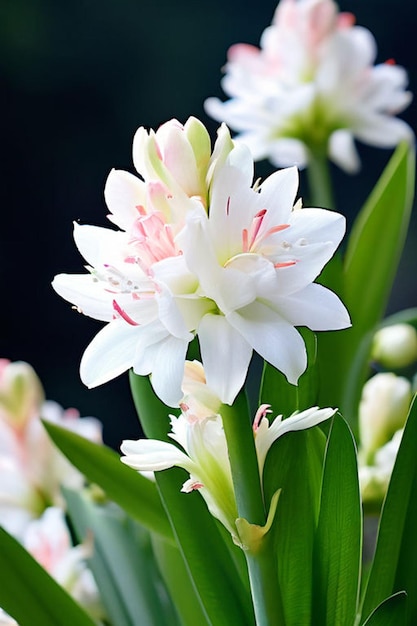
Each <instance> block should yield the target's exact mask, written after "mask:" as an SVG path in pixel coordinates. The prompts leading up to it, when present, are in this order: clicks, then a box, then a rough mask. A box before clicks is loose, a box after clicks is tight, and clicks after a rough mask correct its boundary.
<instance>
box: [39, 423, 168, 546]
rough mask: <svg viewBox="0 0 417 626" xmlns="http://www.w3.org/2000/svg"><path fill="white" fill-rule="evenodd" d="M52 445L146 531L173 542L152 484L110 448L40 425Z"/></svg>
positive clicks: (45, 424) (50, 426)
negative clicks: (48, 436)
mask: <svg viewBox="0 0 417 626" xmlns="http://www.w3.org/2000/svg"><path fill="white" fill-rule="evenodd" d="M44 426H45V428H46V430H47V431H48V434H49V435H50V437H51V439H52V441H53V442H54V443H55V444H56V445H57V446H58V448H59V449H60V450H61V452H63V454H65V456H66V457H67V458H68V459H69V460H70V461H71V463H72V464H73V465H75V467H76V468H77V469H79V471H80V472H81V473H82V474H84V476H86V477H87V479H88V480H89V481H91V482H93V483H96V484H97V485H99V486H100V487H101V488H102V489H103V490H104V491H105V493H106V494H107V496H108V497H109V498H110V500H113V501H114V502H116V503H117V504H118V505H119V506H121V507H122V508H123V509H124V510H125V511H126V512H127V513H128V514H129V515H131V516H132V517H134V518H135V519H136V520H137V521H139V522H140V523H141V524H143V525H144V526H146V527H147V528H149V529H151V530H153V531H154V532H158V533H160V534H161V535H163V536H164V537H165V538H167V539H169V540H170V541H173V534H172V530H171V527H170V524H169V521H168V518H167V516H166V513H165V511H164V508H163V506H162V504H161V499H160V497H159V494H158V491H157V489H156V486H155V484H153V483H152V482H151V481H149V480H148V479H147V478H144V477H143V476H141V475H140V474H138V473H137V472H135V471H133V470H132V469H131V468H129V467H126V466H125V465H123V463H122V462H121V461H120V457H119V455H118V454H116V453H115V452H114V451H113V450H111V449H110V448H108V447H106V446H104V445H98V444H96V443H93V442H92V441H89V440H88V439H85V438H84V437H81V436H80V435H77V434H76V433H74V432H71V431H69V430H67V429H65V428H62V427H60V426H57V425H56V424H52V423H51V422H47V421H44Z"/></svg>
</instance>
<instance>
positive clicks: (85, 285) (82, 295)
mask: <svg viewBox="0 0 417 626" xmlns="http://www.w3.org/2000/svg"><path fill="white" fill-rule="evenodd" d="M52 287H53V288H54V289H55V291H56V292H57V293H58V294H59V295H60V296H61V298H64V300H67V301H68V302H71V303H72V304H75V306H76V307H77V309H78V310H80V311H81V312H82V313H84V315H88V316H89V317H93V318H94V319H96V320H100V321H102V322H110V321H111V320H112V319H113V316H114V309H113V306H112V301H113V298H114V295H112V294H110V293H109V292H106V291H105V290H104V289H103V287H102V285H101V284H100V283H98V282H95V281H94V280H93V277H92V276H91V274H73V275H70V274H58V275H57V276H55V278H54V280H53V281H52Z"/></svg>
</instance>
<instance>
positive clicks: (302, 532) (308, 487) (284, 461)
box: [264, 428, 326, 626]
mask: <svg viewBox="0 0 417 626" xmlns="http://www.w3.org/2000/svg"><path fill="white" fill-rule="evenodd" d="M325 443H326V439H325V436H324V435H323V433H322V431H321V430H320V429H319V428H312V429H309V430H305V431H299V432H289V433H287V434H286V435H284V436H283V437H281V438H279V439H278V440H277V441H276V442H275V443H274V445H273V446H272V448H271V449H270V451H269V453H268V456H267V459H266V463H265V469H264V492H265V500H266V503H267V506H269V503H270V501H271V498H272V496H273V494H274V493H275V492H276V490H277V489H282V491H281V495H280V499H279V502H278V508H277V512H276V516H275V520H274V523H273V526H272V528H271V530H270V533H269V535H270V537H269V539H270V540H272V541H273V549H274V550H275V552H276V558H277V562H278V573H279V583H280V587H281V593H282V599H283V605H284V613H285V623H286V626H308V625H309V624H310V620H311V607H312V594H313V589H312V578H313V547H314V533H315V528H316V524H317V516H318V507H319V499H320V483H321V473H322V465H323V456H324V449H325Z"/></svg>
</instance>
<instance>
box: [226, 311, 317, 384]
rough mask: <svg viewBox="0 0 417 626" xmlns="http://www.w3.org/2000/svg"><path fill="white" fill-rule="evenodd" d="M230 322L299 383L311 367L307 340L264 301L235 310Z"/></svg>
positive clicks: (278, 367)
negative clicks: (309, 366)
mask: <svg viewBox="0 0 417 626" xmlns="http://www.w3.org/2000/svg"><path fill="white" fill-rule="evenodd" d="M227 319H228V321H229V322H230V324H232V325H233V326H234V327H235V328H236V330H238V331H239V332H240V333H241V334H242V335H243V336H244V337H245V339H246V341H247V342H248V343H249V344H250V345H251V346H252V348H253V349H254V350H256V352H257V353H258V354H260V355H261V356H262V357H263V358H264V359H265V360H266V361H268V362H269V363H271V365H273V366H274V367H276V368H277V369H278V370H280V371H281V372H283V374H285V376H286V377H287V379H288V382H290V383H292V384H294V385H295V384H296V383H297V381H298V379H299V377H300V376H301V374H302V373H303V372H304V370H305V368H306V366H307V355H306V349H305V345H304V341H303V339H302V338H301V336H300V334H299V333H298V332H297V331H296V330H295V328H294V327H293V325H291V324H290V323H288V322H287V321H286V320H284V319H283V318H282V317H281V316H280V315H279V314H278V313H277V312H276V311H274V310H273V309H271V308H270V307H268V306H266V305H265V304H263V303H261V302H254V303H252V304H250V305H249V306H247V307H245V308H244V309H241V310H240V311H234V312H232V313H230V314H229V315H228V316H227Z"/></svg>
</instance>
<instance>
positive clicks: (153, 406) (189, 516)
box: [130, 372, 253, 626]
mask: <svg viewBox="0 0 417 626" xmlns="http://www.w3.org/2000/svg"><path fill="white" fill-rule="evenodd" d="M130 383H131V389H132V394H133V398H134V402H135V406H136V410H137V412H138V415H139V418H140V421H141V424H142V428H143V430H144V432H145V433H146V436H147V437H149V438H152V439H160V440H167V432H168V431H169V429H170V428H169V420H168V414H169V412H170V409H169V408H168V407H166V406H165V405H163V404H162V403H161V401H160V400H159V399H158V398H157V397H156V396H155V393H154V392H153V389H152V387H151V385H150V382H149V380H148V378H147V377H144V376H137V375H136V374H134V373H133V372H131V373H130ZM155 477H156V481H157V484H158V488H159V490H160V493H161V497H162V500H163V502H164V506H165V508H166V511H167V514H168V516H169V518H170V521H171V524H172V527H173V529H174V534H175V537H176V540H177V544H178V546H179V548H180V550H181V553H182V556H183V558H184V561H185V563H186V566H187V568H188V569H189V572H190V575H191V579H192V581H193V585H194V589H193V590H194V592H195V593H196V594H197V597H198V598H199V600H200V602H201V605H202V607H203V608H204V611H205V615H206V618H207V621H208V623H209V624H213V626H229V625H230V624H239V625H242V626H244V625H246V624H253V609H252V606H251V603H250V597H249V595H248V593H247V590H246V588H245V586H244V585H243V584H242V582H241V579H240V576H239V574H238V572H237V570H236V567H235V565H234V562H233V561H232V560H231V559H230V557H229V554H228V550H227V548H226V546H225V543H224V541H223V538H222V535H221V534H220V533H219V530H218V528H217V525H216V522H215V520H214V518H213V517H212V516H211V515H210V514H209V512H208V509H207V507H206V505H205V503H204V501H203V499H202V498H201V496H200V494H198V493H196V492H194V493H190V494H184V493H181V486H182V484H183V482H184V480H185V478H186V473H185V472H184V471H183V470H181V469H179V468H172V469H170V470H166V471H164V472H157V473H156V475H155ZM190 524H191V525H192V529H191V531H190ZM196 529H197V530H198V532H195V531H196ZM191 592H192V590H191V589H190V593H191Z"/></svg>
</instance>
